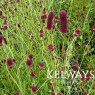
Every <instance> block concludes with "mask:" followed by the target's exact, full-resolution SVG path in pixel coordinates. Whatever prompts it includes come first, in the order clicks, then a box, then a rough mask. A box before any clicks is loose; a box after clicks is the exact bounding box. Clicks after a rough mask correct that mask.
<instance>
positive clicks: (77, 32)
mask: <svg viewBox="0 0 95 95" xmlns="http://www.w3.org/2000/svg"><path fill="white" fill-rule="evenodd" d="M79 34H80V30H79V29H76V30H75V31H74V33H73V37H76V36H78V35H79Z"/></svg>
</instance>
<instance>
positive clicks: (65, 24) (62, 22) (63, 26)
mask: <svg viewBox="0 0 95 95" xmlns="http://www.w3.org/2000/svg"><path fill="white" fill-rule="evenodd" d="M59 15H60V31H61V32H62V33H66V32H67V30H68V20H67V14H66V11H65V10H61V11H60V13H59Z"/></svg>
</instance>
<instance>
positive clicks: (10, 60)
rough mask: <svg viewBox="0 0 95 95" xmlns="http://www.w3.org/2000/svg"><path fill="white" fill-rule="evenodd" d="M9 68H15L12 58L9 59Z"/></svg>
mask: <svg viewBox="0 0 95 95" xmlns="http://www.w3.org/2000/svg"><path fill="white" fill-rule="evenodd" d="M7 66H8V67H10V68H11V67H12V66H13V59H12V58H8V59H7Z"/></svg>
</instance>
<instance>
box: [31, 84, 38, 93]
mask: <svg viewBox="0 0 95 95" xmlns="http://www.w3.org/2000/svg"><path fill="white" fill-rule="evenodd" d="M30 88H31V90H32V92H33V93H34V94H35V93H36V92H37V86H35V85H30Z"/></svg>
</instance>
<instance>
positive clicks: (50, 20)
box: [47, 12, 54, 30]
mask: <svg viewBox="0 0 95 95" xmlns="http://www.w3.org/2000/svg"><path fill="white" fill-rule="evenodd" d="M53 17H54V12H49V15H48V19H47V29H48V30H50V29H51V28H52V21H53Z"/></svg>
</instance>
